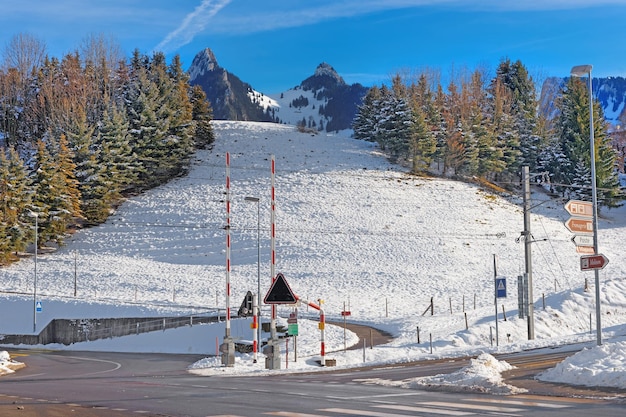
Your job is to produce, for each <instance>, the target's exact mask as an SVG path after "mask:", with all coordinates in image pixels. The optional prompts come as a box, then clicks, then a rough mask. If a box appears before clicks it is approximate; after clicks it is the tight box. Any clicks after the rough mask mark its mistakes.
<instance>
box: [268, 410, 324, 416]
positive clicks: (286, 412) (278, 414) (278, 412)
mask: <svg viewBox="0 0 626 417" xmlns="http://www.w3.org/2000/svg"><path fill="white" fill-rule="evenodd" d="M263 414H266V415H268V416H282V417H324V416H320V415H319V414H303V413H291V412H289V411H274V412H271V413H263Z"/></svg>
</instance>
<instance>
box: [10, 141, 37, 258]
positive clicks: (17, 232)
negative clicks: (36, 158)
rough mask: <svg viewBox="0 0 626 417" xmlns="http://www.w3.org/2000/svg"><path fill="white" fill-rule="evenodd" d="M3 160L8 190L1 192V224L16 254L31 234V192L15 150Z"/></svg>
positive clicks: (24, 168)
mask: <svg viewBox="0 0 626 417" xmlns="http://www.w3.org/2000/svg"><path fill="white" fill-rule="evenodd" d="M2 154H4V152H2ZM5 160H6V161H7V164H8V166H7V168H8V170H7V171H8V177H7V178H6V183H7V184H9V185H10V188H6V189H5V190H3V196H2V201H3V204H4V207H3V213H4V219H3V222H5V223H6V226H7V230H8V236H9V238H10V250H11V251H14V252H17V251H23V250H24V249H25V248H26V244H27V242H28V238H29V236H30V234H32V231H31V228H30V222H29V220H28V212H29V207H30V205H31V201H32V194H33V191H32V186H31V183H30V180H29V179H28V172H27V169H26V166H25V165H24V162H23V161H22V159H21V158H20V156H19V154H18V153H17V151H16V150H15V148H10V149H9V152H8V158H6V157H5Z"/></svg>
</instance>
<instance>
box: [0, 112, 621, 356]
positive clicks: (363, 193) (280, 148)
mask: <svg viewBox="0 0 626 417" xmlns="http://www.w3.org/2000/svg"><path fill="white" fill-rule="evenodd" d="M215 129H216V135H217V140H216V143H215V147H214V148H213V149H212V150H211V151H200V152H198V154H197V155H196V159H195V161H194V163H193V169H192V170H191V172H190V174H189V175H188V176H187V177H185V178H180V179H177V180H175V181H172V182H171V183H169V184H167V185H164V186H162V187H159V188H157V189H154V190H151V191H149V192H147V193H146V194H144V195H141V196H138V197H136V198H133V199H131V200H129V201H127V202H126V203H125V204H123V205H122V206H121V207H120V208H119V210H118V211H117V212H116V213H115V215H114V216H112V217H111V218H110V219H109V221H107V222H106V223H105V224H104V225H101V226H99V227H96V228H92V229H88V230H84V231H80V232H78V233H77V234H76V235H74V236H73V237H72V238H71V239H69V240H68V244H67V246H66V247H63V248H62V249H61V250H59V251H58V252H57V253H52V254H45V255H41V256H39V258H38V265H37V271H38V272H37V279H38V289H37V290H38V293H39V294H40V297H41V298H40V299H41V300H43V303H44V306H45V308H44V311H43V312H42V313H41V314H40V315H39V316H38V319H37V320H38V323H40V326H43V325H44V324H45V323H46V322H47V321H48V320H50V319H51V318H53V317H59V318H72V317H102V315H104V314H106V316H107V317H110V316H113V315H130V314H142V315H146V314H152V315H156V314H159V313H160V312H162V311H164V306H170V308H169V309H168V311H172V310H173V311H175V312H181V313H182V312H187V311H190V310H193V311H198V309H201V308H207V307H208V308H212V307H221V308H223V306H224V293H225V291H224V288H225V263H226V260H225V249H226V248H225V231H224V226H225V224H226V205H225V194H224V193H225V154H226V152H230V154H231V190H230V191H231V234H232V253H231V258H232V272H231V287H232V294H233V301H231V305H233V306H236V307H238V306H239V304H240V303H241V300H242V299H243V297H244V295H245V293H246V292H247V291H249V290H250V291H253V292H256V285H257V246H256V245H257V240H256V236H257V206H256V204H255V203H250V202H246V201H245V200H244V198H245V197H246V196H253V197H258V198H260V203H259V204H260V205H259V209H260V218H259V219H260V231H261V234H260V250H261V277H262V278H261V279H262V288H263V289H262V294H261V295H265V294H264V293H265V292H266V291H267V290H268V289H269V284H270V279H271V278H270V212H269V208H270V206H269V204H270V190H271V184H270V157H271V155H275V160H276V183H275V188H276V236H277V241H276V254H277V261H276V271H277V272H282V273H283V274H284V276H285V278H286V280H287V281H288V283H289V284H290V286H291V288H292V289H293V290H294V292H296V293H297V294H298V295H300V296H301V297H304V298H307V299H310V300H317V299H322V300H324V303H325V304H324V307H325V311H326V314H327V319H328V320H337V321H338V320H341V315H340V314H341V311H342V310H343V308H344V305H346V308H348V309H349V310H350V311H351V313H352V315H351V316H350V318H351V320H353V321H355V322H360V323H368V324H372V325H375V326H377V327H380V328H382V329H385V330H388V331H390V332H392V333H393V334H394V336H396V339H395V340H394V342H393V343H392V344H391V345H390V346H389V349H385V350H380V351H376V350H374V351H372V352H371V353H369V355H371V356H370V357H369V358H368V360H370V361H383V362H384V361H398V360H400V361H402V360H409V359H416V358H420V357H429V356H430V354H429V353H428V348H427V346H426V345H425V342H424V341H425V340H427V337H428V336H427V335H428V334H431V335H432V337H433V340H434V347H435V350H436V354H437V355H440V356H441V355H456V354H465V353H475V352H481V351H483V350H485V349H496V348H495V347H493V348H492V347H491V341H490V339H489V337H490V331H491V330H492V327H493V325H494V322H493V315H494V299H493V295H494V290H493V287H494V282H493V276H494V255H496V256H497V274H498V276H503V277H506V278H507V283H508V284H507V285H508V287H509V288H508V297H507V298H506V299H501V300H499V304H502V305H504V309H505V311H506V314H507V318H508V320H507V321H506V322H505V321H503V317H502V308H501V306H500V305H499V306H498V310H499V313H500V314H499V319H500V320H501V321H500V340H499V344H500V346H499V347H498V348H497V349H496V350H498V351H513V350H518V349H522V348H527V347H535V346H544V345H553V344H562V343H564V342H566V341H567V342H569V341H581V340H583V341H585V340H588V341H593V340H594V334H593V333H590V332H589V330H590V329H589V323H590V319H589V315H590V314H591V313H593V311H594V308H595V307H594V299H593V285H591V291H589V292H585V291H583V289H582V288H583V286H584V283H585V279H588V280H589V282H590V284H593V274H592V273H588V272H586V273H585V272H581V271H580V268H579V255H578V254H576V252H575V250H574V245H573V243H572V242H571V240H570V239H571V234H570V232H569V231H567V230H566V228H565V227H564V225H563V222H564V220H566V219H567V217H568V215H567V213H566V212H565V210H564V209H563V202H562V201H547V197H546V196H545V195H544V194H543V193H541V192H540V190H533V196H532V198H533V206H535V205H536V204H538V203H540V202H542V204H540V205H538V206H536V207H535V208H533V214H532V216H531V230H532V234H533V236H534V238H535V240H536V241H537V242H536V243H534V244H533V272H534V295H535V306H536V315H535V320H536V329H535V332H536V340H535V341H533V342H529V341H527V340H526V339H527V335H526V320H521V319H518V318H516V316H517V311H516V310H517V297H516V294H517V290H516V287H515V279H516V277H517V275H519V274H520V273H522V272H523V270H524V258H523V254H524V248H523V244H522V243H520V242H518V237H519V236H520V232H521V230H522V229H523V218H522V211H521V208H520V203H521V200H520V199H519V198H518V197H516V196H495V195H492V194H490V193H488V192H486V191H485V190H482V189H481V188H480V187H477V186H475V185H471V184H466V183H461V182H456V181H451V180H445V179H433V178H430V179H429V178H418V177H413V176H410V175H408V174H407V173H406V172H404V170H403V169H401V168H400V167H398V166H395V165H392V164H390V163H389V162H388V161H387V160H386V159H385V157H384V155H382V154H381V153H380V152H379V150H378V149H377V147H376V146H375V145H374V144H372V143H368V142H362V141H356V140H353V139H349V138H347V137H342V136H333V135H326V134H317V135H310V134H303V133H298V132H296V130H295V128H294V127H293V126H284V125H276V124H271V123H244V122H229V121H223V122H215ZM625 232H626V209H624V208H620V209H615V210H611V211H606V212H604V211H603V212H602V219H601V221H600V234H599V242H600V249H601V252H602V253H604V254H605V255H606V256H607V257H608V258H609V259H610V263H609V265H608V266H607V267H606V268H605V269H604V270H603V271H602V272H601V277H602V305H603V317H602V319H603V327H604V329H605V335H606V337H614V336H619V335H624V334H625V333H626V327H625V326H624V323H626V296H625V294H626V282H625V281H624V277H625V276H626V262H624V260H623V249H622V248H623V245H622V240H623V236H624V233H625ZM75 267H76V271H77V274H76V276H77V286H78V297H77V300H75V299H74V298H73V297H72V293H73V282H74V281H73V278H74V268H75ZM33 270H34V264H33V259H24V260H23V261H21V262H19V263H18V264H15V265H13V266H11V267H9V268H6V269H4V270H3V271H1V272H0V283H1V285H2V289H3V290H4V291H6V292H23V293H25V294H24V295H22V296H20V295H6V297H7V298H6V300H5V301H3V304H4V305H11V312H12V313H11V314H12V316H13V317H14V319H13V320H11V321H9V322H3V323H2V325H0V326H1V327H2V330H0V332H2V333H9V332H22V333H28V332H30V331H32V323H31V322H30V321H29V320H30V319H31V314H32V285H33ZM29 294H30V295H29ZM431 297H432V298H433V301H434V305H435V309H434V313H435V314H434V315H433V316H430V315H428V314H427V315H425V316H422V313H424V312H425V310H426V309H427V307H428V305H429V303H430V299H431ZM68 299H69V301H68ZM544 299H545V305H546V307H545V310H544V308H543V300H544ZM29 300H30V301H29ZM474 302H475V306H474ZM133 303H137V304H139V305H140V306H142V309H138V308H136V307H133V305H132V304H133ZM344 303H345V304H344ZM180 305H186V306H195V307H197V308H182V307H180ZM463 306H464V307H465V308H464V309H465V313H467V317H468V323H469V330H466V329H465V315H464V312H463ZM235 309H236V308H235ZM131 311H132V312H131ZM290 311H291V309H290V308H289V307H280V308H279V314H280V315H281V316H283V317H284V316H286V315H287V314H288V313H289V312H290ZM264 314H267V310H264ZM301 314H303V315H304V316H307V317H310V318H314V316H315V314H314V312H312V311H311V312H307V311H306V310H305V309H301ZM68 315H71V316H72V317H68ZM418 326H419V327H420V330H421V332H422V341H421V344H420V345H417V343H416V327H418ZM329 327H330V326H329ZM310 328H311V329H312V333H313V334H310V335H309V336H303V337H309V338H310V341H312V345H311V346H310V347H309V348H304V347H303V348H302V349H303V351H302V352H303V353H302V354H303V355H306V354H308V355H314V354H315V352H316V351H317V349H318V347H317V346H316V342H315V340H316V338H317V337H318V335H317V333H316V331H315V326H314V325H313V326H310ZM236 329H237V330H236V332H242V333H241V334H240V335H238V336H237V337H243V338H249V337H251V336H250V335H249V334H248V332H249V326H247V325H241V324H239V325H237V326H236ZM184 331H185V332H191V331H192V330H191V329H185V330H184ZM204 331H206V330H204ZM301 332H302V330H301ZM217 333H218V334H220V332H219V331H218V332H217ZM340 334H341V332H337V334H336V337H335V336H333V337H331V336H329V339H328V340H329V344H330V345H332V346H330V347H329V350H333V349H340V347H341V346H343V340H342V339H341V337H340ZM507 335H508V336H507ZM133 337H134V338H135V339H133V340H134V341H135V342H136V341H139V340H149V339H148V338H149V337H150V336H148V335H146V336H145V339H144V337H143V336H142V337H139V336H137V337H135V336H133ZM170 338H171V336H170ZM174 338H175V339H184V337H180V338H179V337H174ZM189 340H191V339H189ZM194 340H195V339H194ZM135 342H134V344H136V343H135ZM111 343H117V345H116V346H117V347H116V349H120V347H119V343H118V342H106V341H103V342H101V344H102V345H105V346H106V345H107V344H108V346H109V348H110V347H111ZM146 343H149V344H150V349H158V344H157V343H156V342H155V341H154V340H151V341H150V342H146ZM203 343H205V345H204V346H203V347H202V348H197V347H193V346H190V345H189V344H187V345H185V347H184V349H186V350H184V351H185V352H192V351H193V352H198V351H202V352H207V353H209V352H214V348H213V346H214V345H215V344H214V343H212V342H210V343H208V344H206V341H205V342H203ZM176 345H177V344H175V343H173V344H172V347H167V348H166V347H163V350H164V351H165V350H166V351H171V350H173V349H174V347H173V346H176ZM207 345H208V347H207ZM144 346H145V345H144ZM155 346H156V347H155ZM299 346H300V345H299ZM303 346H304V345H303ZM77 348H85V347H84V346H81V347H77ZM137 349H141V347H136V346H133V348H132V350H137ZM203 349H204V350H203ZM305 352H306V353H305ZM345 355H346V356H345V357H343V359H342V360H343V363H344V364H350V363H360V362H361V361H362V359H361V354H360V352H358V351H357V352H356V353H347V354H345ZM303 366H305V365H303Z"/></svg>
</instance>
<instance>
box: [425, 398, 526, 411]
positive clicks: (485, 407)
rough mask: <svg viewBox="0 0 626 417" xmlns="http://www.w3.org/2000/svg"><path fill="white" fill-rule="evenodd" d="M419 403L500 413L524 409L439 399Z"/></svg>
mask: <svg viewBox="0 0 626 417" xmlns="http://www.w3.org/2000/svg"><path fill="white" fill-rule="evenodd" d="M420 404H421V405H430V406H434V407H452V408H463V409H472V410H483V411H497V412H501V413H516V412H519V411H524V409H522V408H509V407H495V406H493V405H478V404H461V403H446V402H440V401H427V402H420Z"/></svg>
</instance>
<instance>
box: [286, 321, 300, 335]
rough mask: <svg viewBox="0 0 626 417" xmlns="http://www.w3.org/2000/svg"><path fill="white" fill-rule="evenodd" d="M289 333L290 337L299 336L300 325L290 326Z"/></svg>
mask: <svg viewBox="0 0 626 417" xmlns="http://www.w3.org/2000/svg"><path fill="white" fill-rule="evenodd" d="M287 332H288V333H289V335H290V336H297V335H298V323H295V324H289V326H288V327H287Z"/></svg>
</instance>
